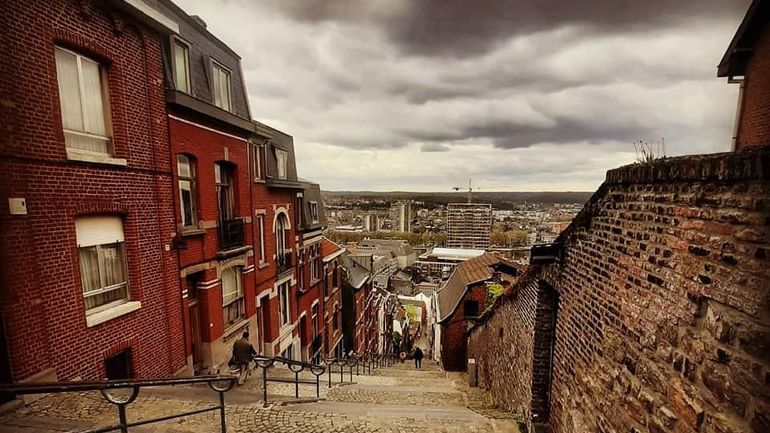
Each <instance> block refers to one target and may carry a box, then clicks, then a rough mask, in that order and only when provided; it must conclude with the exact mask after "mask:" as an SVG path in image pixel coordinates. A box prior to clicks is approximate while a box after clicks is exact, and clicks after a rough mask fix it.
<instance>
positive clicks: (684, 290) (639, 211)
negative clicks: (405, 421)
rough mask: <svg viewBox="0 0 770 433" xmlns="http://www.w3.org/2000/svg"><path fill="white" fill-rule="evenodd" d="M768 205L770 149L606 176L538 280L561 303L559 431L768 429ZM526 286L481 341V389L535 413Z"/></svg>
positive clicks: (555, 420)
mask: <svg viewBox="0 0 770 433" xmlns="http://www.w3.org/2000/svg"><path fill="white" fill-rule="evenodd" d="M769 206H770V152H768V151H767V149H757V150H756V151H752V152H749V151H744V152H741V153H737V154H718V155H709V156H697V157H683V158H672V159H666V160H660V161H656V162H653V163H651V164H645V165H632V166H627V167H622V168H619V169H616V170H612V171H610V172H608V174H607V180H606V182H605V183H604V184H603V186H602V187H601V188H600V189H599V191H598V192H597V193H596V194H595V195H594V197H592V199H591V200H590V201H589V203H588V204H587V205H586V207H585V208H584V210H583V212H581V214H580V215H579V216H578V217H577V218H576V220H575V221H574V222H573V224H572V225H571V226H570V227H569V228H568V229H567V230H566V231H565V232H564V233H563V234H562V235H561V236H560V239H559V240H560V241H562V242H563V243H564V248H563V258H562V260H561V261H560V262H559V263H556V264H553V265H549V266H545V267H543V268H541V269H538V270H536V272H534V275H533V276H532V277H531V279H530V281H544V282H547V283H548V284H550V285H551V286H552V287H553V288H554V289H556V291H557V292H558V296H559V304H558V318H557V330H556V339H555V355H554V360H553V369H552V371H551V374H552V386H551V396H550V416H549V419H548V422H547V425H548V429H549V430H550V431H551V432H556V433H567V432H575V433H582V432H615V431H616V432H629V431H630V432H650V433H654V432H702V433H705V432H757V433H759V432H768V431H770V273H769V272H768V265H770V261H769V260H768V252H769V251H768V249H769V248H768V242H769V241H770V215H769V212H768V210H769ZM529 287H536V285H534V286H533V285H532V284H530V285H527V286H524V287H522V286H519V287H518V288H516V289H515V290H514V291H513V292H512V293H511V295H510V296H508V297H506V298H504V299H503V300H502V301H501V302H500V303H499V305H498V307H497V309H496V311H495V312H494V314H492V315H491V316H490V317H488V318H487V320H486V321H485V323H484V324H482V325H479V327H478V328H477V329H475V330H473V331H472V332H471V347H472V348H473V349H474V350H473V352H472V354H473V356H475V357H476V358H477V360H478V362H479V364H480V365H479V367H478V368H479V370H480V372H481V373H480V376H481V378H480V383H481V384H482V385H483V386H485V387H489V388H490V389H491V390H492V392H493V394H494V395H495V396H497V397H498V399H499V400H500V403H501V404H502V405H504V406H505V407H510V408H515V407H517V406H522V405H524V406H525V411H526V407H527V406H528V405H529V406H530V407H534V405H533V404H532V403H528V402H527V401H526V398H527V393H526V392H525V391H523V390H524V389H526V388H527V387H528V386H531V380H532V379H531V378H532V376H533V375H532V373H530V372H529V371H528V370H527V369H528V368H537V367H536V366H535V367H532V361H527V360H526V359H521V358H523V357H527V356H531V355H530V353H531V349H523V348H522V347H520V346H521V345H527V347H528V348H531V347H532V345H533V343H532V342H530V341H529V339H530V338H531V337H529V336H531V335H534V332H533V329H534V327H533V323H532V319H531V317H532V312H533V311H535V310H534V308H535V307H533V306H532V305H531V303H532V300H533V299H536V298H535V297H534V296H533V295H532V294H529V295H527V288H529ZM525 300H528V301H527V302H525ZM505 325H507V327H505ZM501 326H503V329H504V331H503V333H502V334H500V336H499V337H498V338H493V337H497V334H494V333H495V332H498V331H497V329H499V328H500V327H501ZM492 334H494V335H492ZM515 346H519V347H518V348H517V349H515V350H517V351H521V352H522V353H521V354H513V353H512V351H513V350H514V349H513V347H515ZM528 352H529V353H528ZM520 366H522V367H520ZM511 368H514V369H519V368H522V371H521V372H516V371H514V372H511V371H510V369H511ZM527 380H529V381H530V383H527ZM506 388H507V389H509V390H510V391H508V392H510V393H514V392H516V393H521V394H520V395H506V391H503V390H504V389H506ZM522 399H524V402H523V403H520V401H521V400H522Z"/></svg>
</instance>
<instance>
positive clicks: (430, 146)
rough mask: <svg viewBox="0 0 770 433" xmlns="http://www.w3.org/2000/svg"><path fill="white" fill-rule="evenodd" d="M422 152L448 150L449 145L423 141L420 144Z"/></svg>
mask: <svg viewBox="0 0 770 433" xmlns="http://www.w3.org/2000/svg"><path fill="white" fill-rule="evenodd" d="M420 151H422V152H449V146H447V145H446V144H442V143H425V144H423V145H422V146H420Z"/></svg>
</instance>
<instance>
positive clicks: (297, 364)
mask: <svg viewBox="0 0 770 433" xmlns="http://www.w3.org/2000/svg"><path fill="white" fill-rule="evenodd" d="M253 359H254V363H255V364H256V365H257V367H259V368H261V369H262V393H263V394H262V405H263V406H264V407H267V406H268V399H267V382H269V381H272V382H281V381H280V380H277V379H270V378H268V377H267V369H268V368H270V367H272V366H273V365H274V364H275V363H276V362H280V363H282V364H284V365H285V366H287V367H288V368H289V370H291V372H292V373H294V398H299V383H300V380H299V373H300V372H302V371H303V370H305V369H307V370H308V371H310V373H312V374H313V375H314V376H315V394H316V398H320V397H321V376H322V375H323V374H324V372H325V371H326V367H324V366H323V365H318V364H312V363H309V362H303V361H297V360H294V359H290V358H284V357H282V356H274V357H269V356H262V355H254V356H253Z"/></svg>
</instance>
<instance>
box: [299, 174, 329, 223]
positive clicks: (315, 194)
mask: <svg viewBox="0 0 770 433" xmlns="http://www.w3.org/2000/svg"><path fill="white" fill-rule="evenodd" d="M303 185H304V189H303V190H302V205H303V207H304V209H302V227H303V228H304V229H306V230H313V229H320V228H323V227H326V213H325V212H324V202H323V197H322V196H321V186H320V185H318V184H317V183H312V182H306V181H305V182H303ZM311 202H315V203H316V204H317V205H318V221H317V222H313V217H312V215H311V214H310V203H311Z"/></svg>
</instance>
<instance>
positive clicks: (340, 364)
mask: <svg viewBox="0 0 770 433" xmlns="http://www.w3.org/2000/svg"><path fill="white" fill-rule="evenodd" d="M337 364H338V365H339V366H340V383H345V376H343V374H345V368H344V364H345V362H344V361H342V360H338V361H337Z"/></svg>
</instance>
